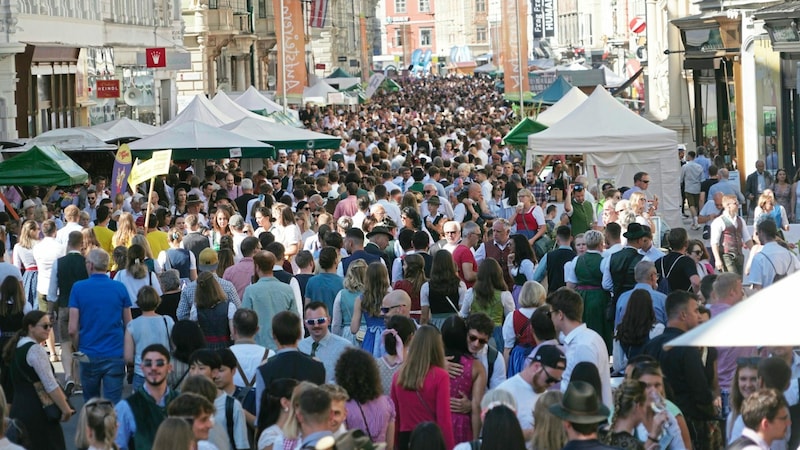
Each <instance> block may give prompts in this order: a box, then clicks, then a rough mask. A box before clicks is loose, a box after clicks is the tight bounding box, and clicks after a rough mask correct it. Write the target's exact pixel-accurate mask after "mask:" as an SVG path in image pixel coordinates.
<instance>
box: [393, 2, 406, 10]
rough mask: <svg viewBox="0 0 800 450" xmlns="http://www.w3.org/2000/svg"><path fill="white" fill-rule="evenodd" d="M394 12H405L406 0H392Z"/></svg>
mask: <svg viewBox="0 0 800 450" xmlns="http://www.w3.org/2000/svg"><path fill="white" fill-rule="evenodd" d="M394 12H396V13H404V12H406V0H394Z"/></svg>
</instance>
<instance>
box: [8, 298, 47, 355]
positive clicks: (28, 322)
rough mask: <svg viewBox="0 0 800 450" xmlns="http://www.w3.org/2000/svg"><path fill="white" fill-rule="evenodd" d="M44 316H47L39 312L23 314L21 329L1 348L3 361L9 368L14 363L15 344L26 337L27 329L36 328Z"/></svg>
mask: <svg viewBox="0 0 800 450" xmlns="http://www.w3.org/2000/svg"><path fill="white" fill-rule="evenodd" d="M45 315H47V313H46V312H44V311H39V310H35V311H31V312H29V313H28V314H25V317H23V318H22V327H21V328H20V329H19V331H17V332H16V333H14V336H12V337H11V339H9V341H8V342H7V343H6V346H5V347H4V348H3V360H4V361H5V362H6V364H8V365H9V366H10V365H11V363H12V362H13V361H14V352H15V351H16V349H17V344H18V343H19V340H20V339H22V338H24V337H25V336H27V335H28V328H30V327H32V326H36V324H37V323H39V321H40V320H42V317H44V316H45Z"/></svg>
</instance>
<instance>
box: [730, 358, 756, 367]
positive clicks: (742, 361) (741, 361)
mask: <svg viewBox="0 0 800 450" xmlns="http://www.w3.org/2000/svg"><path fill="white" fill-rule="evenodd" d="M760 362H761V358H760V357H758V356H750V357H745V358H737V359H736V365H737V366H740V367H741V366H758V364H759V363H760Z"/></svg>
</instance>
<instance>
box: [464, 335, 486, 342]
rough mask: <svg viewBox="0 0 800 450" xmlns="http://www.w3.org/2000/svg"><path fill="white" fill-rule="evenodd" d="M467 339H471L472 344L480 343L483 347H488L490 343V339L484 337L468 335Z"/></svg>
mask: <svg viewBox="0 0 800 450" xmlns="http://www.w3.org/2000/svg"><path fill="white" fill-rule="evenodd" d="M467 337H468V338H469V341H470V342H475V341H478V343H479V344H481V345H486V344H488V343H489V340H488V339H484V338H482V337H478V336H475V335H474V334H468V335H467Z"/></svg>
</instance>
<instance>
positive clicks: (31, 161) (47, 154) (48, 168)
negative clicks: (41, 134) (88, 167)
mask: <svg viewBox="0 0 800 450" xmlns="http://www.w3.org/2000/svg"><path fill="white" fill-rule="evenodd" d="M88 177H89V175H88V174H87V173H86V171H85V170H83V169H81V167H80V166H79V165H78V164H77V163H75V161H73V160H71V159H70V158H69V156H67V155H65V154H64V152H62V151H61V150H59V149H57V148H56V147H53V146H50V145H42V146H34V147H31V149H30V150H28V151H26V152H25V153H23V154H21V155H19V156H15V157H13V158H11V159H9V160H7V161H3V162H0V180H2V182H3V184H4V185H6V186H71V185H73V184H82V183H83V182H84V181H86V179H87V178H88Z"/></svg>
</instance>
